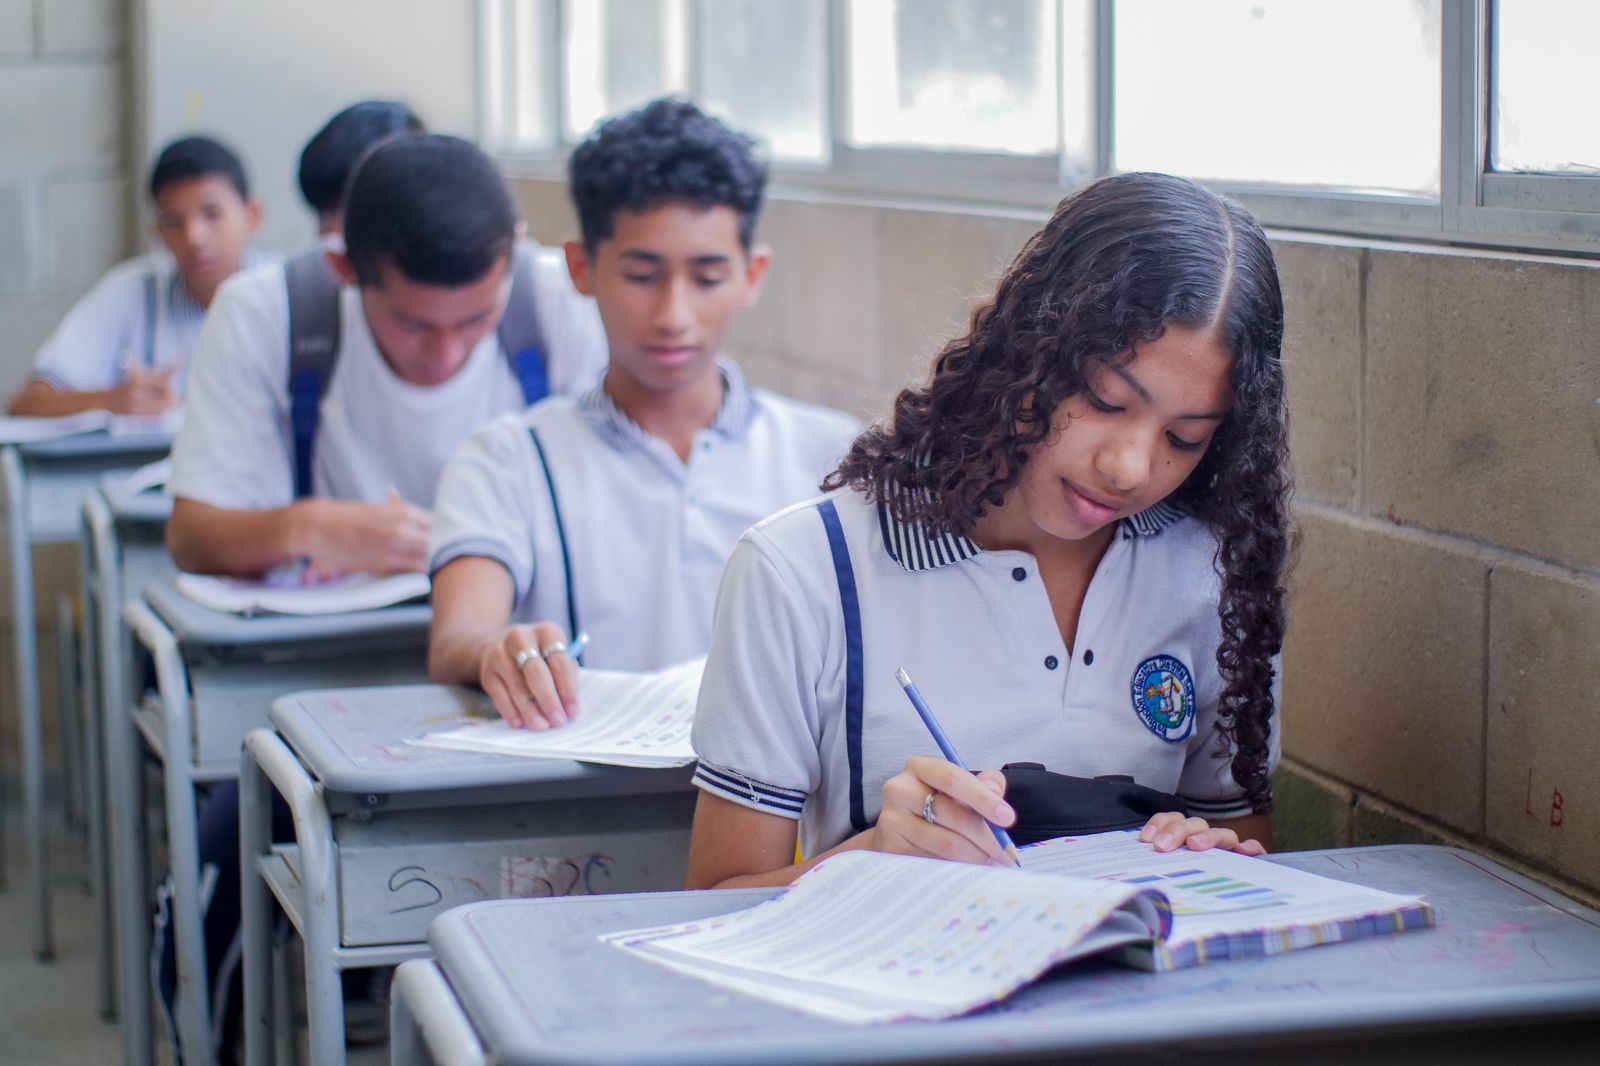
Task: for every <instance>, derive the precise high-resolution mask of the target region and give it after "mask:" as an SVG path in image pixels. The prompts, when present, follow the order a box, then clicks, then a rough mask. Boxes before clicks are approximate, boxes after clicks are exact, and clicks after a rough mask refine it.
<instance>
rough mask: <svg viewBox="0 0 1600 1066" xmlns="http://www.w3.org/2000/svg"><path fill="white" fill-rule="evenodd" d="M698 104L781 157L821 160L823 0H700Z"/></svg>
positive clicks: (824, 138)
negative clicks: (752, 136)
mask: <svg viewBox="0 0 1600 1066" xmlns="http://www.w3.org/2000/svg"><path fill="white" fill-rule="evenodd" d="M700 42H701V44H700V62H701V69H700V81H701V92H700V96H701V104H702V106H704V107H706V108H707V109H708V110H710V111H713V112H715V113H716V114H717V115H718V116H719V117H721V118H723V119H724V120H726V121H727V122H728V123H729V125H731V126H733V127H734V128H735V129H739V130H743V131H745V132H746V133H750V134H752V135H754V136H756V137H758V138H760V139H761V140H762V141H763V142H765V143H766V145H767V146H768V147H769V148H770V149H771V151H772V154H773V155H774V156H775V157H776V158H779V159H792V160H795V161H799V162H807V163H825V162H827V160H828V158H829V156H830V155H831V152H830V150H829V135H828V124H827V121H826V111H827V101H828V93H827V76H828V9H827V4H826V2H825V0H782V2H781V3H772V2H770V0H701V4H700Z"/></svg>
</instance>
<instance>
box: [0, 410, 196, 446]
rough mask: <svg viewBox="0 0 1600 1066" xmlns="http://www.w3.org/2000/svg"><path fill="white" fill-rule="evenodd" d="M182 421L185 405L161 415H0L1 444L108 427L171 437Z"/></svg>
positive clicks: (115, 432) (118, 433) (116, 432)
mask: <svg viewBox="0 0 1600 1066" xmlns="http://www.w3.org/2000/svg"><path fill="white" fill-rule="evenodd" d="M182 424H183V408H181V407H175V408H173V409H172V410H170V411H167V412H165V413H163V414H159V415H114V414H112V413H111V412H110V411H79V412H78V413H77V414H74V415H61V416H59V417H56V418H32V417H26V416H5V417H0V444H32V443H34V442H36V441H42V440H56V439H57V438H60V437H72V436H76V435H77V434H79V433H94V432H96V431H98V430H102V429H103V430H105V431H107V432H108V433H110V434H111V435H112V436H114V437H145V436H161V437H170V436H172V435H173V434H174V433H176V432H177V431H178V427H179V426H181V425H182Z"/></svg>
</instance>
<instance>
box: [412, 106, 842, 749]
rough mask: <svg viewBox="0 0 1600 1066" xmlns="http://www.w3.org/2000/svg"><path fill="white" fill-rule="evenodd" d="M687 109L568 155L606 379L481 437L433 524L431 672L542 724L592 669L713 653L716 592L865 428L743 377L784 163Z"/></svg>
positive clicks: (609, 131) (443, 491)
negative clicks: (762, 238) (742, 550)
mask: <svg viewBox="0 0 1600 1066" xmlns="http://www.w3.org/2000/svg"><path fill="white" fill-rule="evenodd" d="M752 149H753V144H752V142H751V141H750V140H749V139H748V138H746V137H744V136H743V135H741V134H738V133H735V132H733V131H731V130H729V129H728V128H726V127H725V126H723V125H722V124H721V123H720V122H718V121H717V120H715V119H713V118H710V117H709V116H707V115H704V114H702V113H701V112H700V111H699V110H698V109H696V108H695V107H694V105H692V104H690V103H687V102H685V101H682V100H673V99H664V100H657V101H655V102H653V103H651V104H648V105H646V106H645V107H643V108H640V109H639V110H637V111H634V112H631V113H629V114H626V115H623V116H620V117H618V118H613V119H611V120H609V121H607V122H605V123H603V124H602V125H601V126H600V127H599V128H598V129H597V130H596V131H595V132H594V133H593V134H591V135H590V136H589V138H588V139H587V140H586V141H584V143H583V144H581V145H579V146H578V148H577V149H576V150H575V151H574V152H573V154H572V161H571V166H570V175H569V177H570V191H571V195H572V200H573V203H574V205H575V206H576V207H577V213H578V219H579V223H580V225H581V228H582V240H581V241H571V242H569V243H568V244H567V263H568V266H569V268H570V269H571V272H572V278H573V281H574V282H575V283H576V284H577V287H578V288H579V290H580V291H582V292H585V293H589V294H592V295H593V296H594V298H595V301H596V303H597V304H598V305H599V309H600V317H601V319H602V320H603V321H604V323H605V331H606V339H607V341H608V343H609V350H610V359H611V361H610V366H609V367H608V368H607V370H606V374H605V378H604V380H603V381H601V382H600V383H599V384H598V385H596V387H594V388H593V389H591V390H590V391H588V392H585V393H583V394H581V395H578V396H574V397H561V398H556V399H550V400H546V401H544V402H543V403H540V404H536V405H535V406H533V407H531V408H529V409H528V410H527V411H524V412H521V413H519V414H516V415H508V416H505V417H502V418H500V419H498V420H496V421H495V422H493V423H492V424H490V425H489V426H487V427H485V428H484V429H482V430H480V431H478V432H477V433H475V434H473V435H472V437H470V438H469V439H468V441H467V443H466V444H465V445H463V446H462V448H461V450H460V451H458V452H457V453H456V455H455V456H454V458H452V459H451V461H450V465H449V466H448V467H447V468H446V470H445V475H444V480H443V482H442V483H441V484H440V488H439V499H438V501H437V502H436V504H435V510H434V531H433V539H432V547H431V557H432V567H433V571H434V573H433V590H434V591H433V611H434V613H433V630H432V635H431V642H430V650H429V659H428V662H429V670H430V672H431V674H432V675H433V677H434V678H435V679H437V680H440V681H455V682H467V683H475V684H479V685H482V686H483V688H484V690H485V691H486V692H487V693H488V694H489V696H490V697H491V698H492V699H493V701H494V705H495V707H496V708H497V709H498V710H499V712H500V714H501V716H502V717H504V718H505V719H506V720H507V721H509V722H511V723H513V724H515V725H521V726H526V727H528V728H531V729H546V728H549V727H552V726H558V725H561V724H562V723H563V722H565V721H567V720H568V718H570V717H571V716H572V715H573V714H574V713H575V712H576V711H577V692H576V665H575V663H574V661H573V659H572V657H571V655H569V654H568V653H567V650H566V648H567V643H568V641H569V640H570V639H571V638H572V637H573V636H574V635H575V634H576V633H577V632H578V631H579V630H583V631H586V632H587V633H588V635H589V636H590V638H591V643H590V646H589V651H588V652H587V654H586V655H585V660H584V661H585V662H587V663H590V664H591V665H596V666H604V667H610V668H617V669H651V668H658V667H664V666H668V665H671V664H673V663H676V662H681V661H683V660H686V659H691V658H695V657H698V656H700V655H702V654H704V653H705V649H706V646H707V643H708V641H709V639H710V635H711V616H712V606H713V603H714V601H715V592H716V586H717V581H718V579H719V578H720V576H721V573H722V566H723V563H724V562H725V560H726V559H727V556H728V553H729V551H731V550H732V548H733V545H734V543H735V542H736V541H737V540H738V538H739V535H740V534H741V533H743V532H744V530H745V529H746V528H747V527H748V526H749V525H750V524H751V523H753V522H755V521H757V520H759V519H760V518H762V517H764V516H765V515H767V514H769V513H771V512H772V511H775V510H777V509H779V508H781V507H784V506H786V505H788V504H790V503H793V502H794V501H796V500H800V499H804V498H806V497H808V496H810V495H812V494H813V493H814V492H815V491H816V486H817V485H818V484H819V483H820V480H821V478H822V476H823V475H824V474H825V473H827V471H828V470H829V469H831V468H832V467H833V466H834V464H835V463H836V462H837V461H838V458H839V456H841V455H842V454H843V453H844V449H845V447H847V445H848V443H849V440H850V437H851V435H852V434H853V432H854V430H855V427H856V423H855V422H854V420H852V419H850V418H848V417H846V416H844V415H842V414H839V413H838V412H835V411H831V410H828V409H825V408H821V407H815V406H812V405H809V404H802V403H797V402H796V401H793V400H789V399H785V398H783V397H781V396H777V395H774V394H773V393H770V392H767V391H765V390H761V389H754V388H751V387H750V386H749V385H748V384H746V382H745V380H744V377H743V375H742V374H741V373H740V372H739V369H738V367H737V366H736V365H735V364H734V363H733V362H732V360H730V359H728V358H727V357H726V356H724V355H723V352H722V343H723V338H724V335H725V334H726V332H727V329H728V326H729V323H730V322H731V321H732V319H733V317H734V316H735V315H736V314H737V313H738V312H739V310H740V309H741V308H744V307H748V306H749V305H750V304H751V303H753V302H754V301H755V299H756V297H757V295H758V293H759V292H760V288H761V281H762V278H763V277H764V276H765V274H766V271H767V265H768V258H769V257H768V253H767V251H766V250H764V249H762V248H758V247H755V246H753V244H752V240H753V234H754V229H755V224H756V218H757V216H758V214H759V213H760V209H761V201H762V195H763V190H764V187H765V183H766V167H765V165H764V164H763V163H761V162H760V161H759V160H758V159H757V158H756V157H755V155H754V153H753V150H752Z"/></svg>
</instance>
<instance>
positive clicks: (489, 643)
mask: <svg viewBox="0 0 1600 1066" xmlns="http://www.w3.org/2000/svg"><path fill="white" fill-rule="evenodd" d="M567 641H568V638H567V635H566V634H565V633H563V632H562V631H561V627H560V626H558V625H556V624H555V623H554V622H539V623H536V624H534V625H523V626H512V627H510V628H509V629H506V630H504V631H502V632H501V633H499V634H498V635H496V636H493V637H490V638H489V639H488V640H485V641H484V642H483V643H482V644H481V645H479V647H478V684H479V685H481V686H482V687H483V691H484V692H485V693H487V694H488V696H489V699H491V700H493V701H494V709H495V710H497V711H499V712H500V717H501V718H504V719H505V720H506V721H507V722H509V723H510V724H511V725H513V726H516V727H518V728H519V729H521V728H526V729H533V730H544V729H553V728H555V727H556V726H559V725H564V724H566V722H567V721H569V720H570V719H572V718H574V717H576V716H577V713H578V664H577V662H576V661H575V660H574V659H573V658H572V656H571V655H569V654H567V652H566V651H565V650H564V649H565V648H566V645H567ZM547 648H548V649H550V654H549V655H544V654H542V653H543V651H544V649H547ZM558 649H563V650H558ZM519 655H520V656H521V658H522V663H521V664H520V665H519V664H518V662H517V658H518V656H519Z"/></svg>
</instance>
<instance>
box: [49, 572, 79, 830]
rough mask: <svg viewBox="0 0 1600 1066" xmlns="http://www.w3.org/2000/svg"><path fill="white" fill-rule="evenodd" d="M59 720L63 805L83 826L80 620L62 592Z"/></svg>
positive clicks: (73, 825)
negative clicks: (79, 671) (80, 729)
mask: <svg viewBox="0 0 1600 1066" xmlns="http://www.w3.org/2000/svg"><path fill="white" fill-rule="evenodd" d="M55 622H56V646H55V660H56V709H57V714H56V719H57V721H58V722H60V723H61V743H60V744H59V745H58V747H59V749H60V751H59V755H60V758H61V794H62V799H61V806H62V809H63V810H64V811H65V812H66V817H67V827H68V828H69V829H73V830H77V829H81V828H82V827H83V806H84V802H83V737H82V735H81V734H80V733H79V730H78V727H79V725H80V724H81V722H82V718H81V713H80V712H81V711H82V709H83V705H82V702H81V695H82V694H81V691H80V689H79V687H78V677H79V674H78V667H79V665H80V664H79V663H78V661H77V660H78V656H77V655H75V654H73V653H74V652H76V651H77V650H78V649H77V644H78V620H77V617H76V612H75V611H74V610H73V606H72V597H71V596H68V595H66V594H65V593H62V594H61V595H59V596H57V597H56V611H55Z"/></svg>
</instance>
